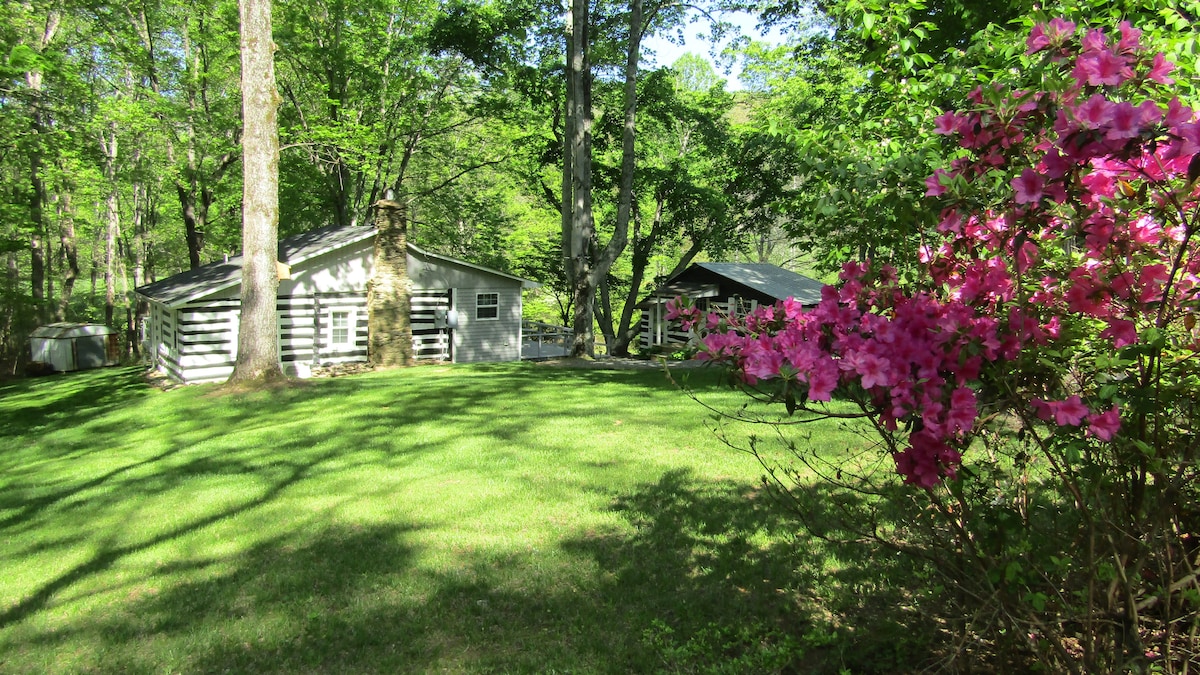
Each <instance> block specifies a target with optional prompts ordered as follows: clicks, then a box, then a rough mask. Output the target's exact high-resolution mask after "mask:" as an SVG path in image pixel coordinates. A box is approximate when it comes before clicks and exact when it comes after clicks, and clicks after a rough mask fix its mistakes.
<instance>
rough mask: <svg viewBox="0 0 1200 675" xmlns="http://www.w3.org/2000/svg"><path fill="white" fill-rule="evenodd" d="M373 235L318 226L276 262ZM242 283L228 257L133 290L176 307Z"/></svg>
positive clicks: (235, 261) (365, 229) (363, 229)
mask: <svg viewBox="0 0 1200 675" xmlns="http://www.w3.org/2000/svg"><path fill="white" fill-rule="evenodd" d="M374 236H375V228H374V227H373V226H350V227H337V226H332V227H322V228H318V229H316V230H309V231H308V232H303V233H301V234H296V235H292V236H290V237H287V238H285V239H281V240H280V241H279V251H278V254H279V262H281V263H284V264H286V265H291V266H295V265H298V264H300V263H302V262H304V261H306V260H310V259H312V258H315V257H317V256H319V255H324V254H326V253H329V252H331V251H336V250H338V249H340V248H343V247H345V246H350V245H352V244H356V243H358V242H361V241H364V240H366V239H370V238H372V237H374ZM408 249H409V253H418V254H420V255H423V256H426V257H430V258H439V259H442V260H446V261H450V262H453V263H456V264H459V265H463V266H465V267H470V268H473V269H476V270H480V271H482V272H486V273H488V274H495V275H497V276H501V277H506V278H509V279H514V280H517V281H520V282H521V283H522V285H525V286H530V285H533V286H536V285H537V284H536V282H532V281H529V280H527V279H522V278H521V277H516V276H513V275H511V274H505V273H504V272H499V271H497V270H493V269H490V268H487V267H483V266H481V265H476V264H473V263H469V262H466V261H464V260H458V259H456V258H450V257H448V256H443V255H439V254H437V253H429V252H427V251H424V250H422V249H421V248H419V247H417V246H416V245H414V244H412V243H409V244H408ZM241 282H242V256H240V255H233V256H229V259H228V260H225V261H217V262H213V263H209V264H207V265H201V266H200V267H197V268H196V269H193V270H187V271H184V272H180V273H179V274H176V275H174V276H171V277H167V278H166V279H162V280H161V281H156V282H154V283H152V284H146V285H145V286H141V287H139V288H138V289H137V292H138V293H139V294H140V295H143V296H145V297H147V298H149V299H151V300H154V301H156V302H160V303H162V304H164V305H167V306H168V307H178V306H179V305H183V304H186V303H188V302H190V301H192V300H198V299H200V298H203V297H205V296H208V295H212V294H213V293H217V292H219V291H222V290H225V289H227V288H231V287H233V286H236V285H238V284H240V283H241Z"/></svg>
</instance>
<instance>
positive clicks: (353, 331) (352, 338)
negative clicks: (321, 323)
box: [325, 307, 358, 352]
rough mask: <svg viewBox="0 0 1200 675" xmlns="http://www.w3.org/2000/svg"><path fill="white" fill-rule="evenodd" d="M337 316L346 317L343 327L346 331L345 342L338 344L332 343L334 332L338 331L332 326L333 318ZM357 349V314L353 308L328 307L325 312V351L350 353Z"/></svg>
mask: <svg viewBox="0 0 1200 675" xmlns="http://www.w3.org/2000/svg"><path fill="white" fill-rule="evenodd" d="M338 314H345V315H346V325H345V326H344V327H343V328H344V329H345V331H346V342H344V343H341V344H338V343H336V342H334V337H333V336H334V331H335V330H338V328H337V327H335V326H334V317H336V316H337V315H338ZM355 349H358V313H357V312H356V311H355V309H354V308H353V307H330V308H329V309H328V310H327V311H326V312H325V350H326V351H331V352H352V351H354V350H355Z"/></svg>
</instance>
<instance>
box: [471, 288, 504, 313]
mask: <svg viewBox="0 0 1200 675" xmlns="http://www.w3.org/2000/svg"><path fill="white" fill-rule="evenodd" d="M475 318H476V319H499V318H500V294H499V293H479V294H477V295H476V296H475Z"/></svg>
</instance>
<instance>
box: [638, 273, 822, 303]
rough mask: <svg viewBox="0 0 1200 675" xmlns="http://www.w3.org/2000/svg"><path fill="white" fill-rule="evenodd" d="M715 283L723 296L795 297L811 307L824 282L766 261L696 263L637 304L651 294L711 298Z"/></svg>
mask: <svg viewBox="0 0 1200 675" xmlns="http://www.w3.org/2000/svg"><path fill="white" fill-rule="evenodd" d="M717 286H720V287H721V290H722V291H723V292H724V293H725V294H726V295H743V296H749V297H752V298H755V299H758V300H760V301H763V302H772V303H774V302H777V301H779V300H783V299H785V298H795V299H796V300H799V301H800V304H802V305H805V306H811V305H815V304H817V303H819V302H820V301H821V289H823V288H824V287H825V284H823V283H821V282H819V281H817V280H816V279H811V278H809V277H806V276H804V275H803V274H797V273H795V272H792V271H789V270H785V269H783V268H782V267H779V266H778V265H771V264H769V263H713V262H705V263H696V264H695V265H692V266H691V267H688V268H687V269H685V270H684V271H682V272H680V273H679V274H676V275H675V276H673V277H671V278H670V279H668V280H667V281H666V282H665V283H664V284H663V285H662V286H659V287H658V288H657V289H656V290H655V291H654V293H652V294H651V296H650V297H648V298H646V299H645V300H643V301H642V302H641V303H640V305H641V306H645V305H646V304H647V303H649V302H650V301H651V300H652V298H654V297H658V298H664V297H674V296H676V295H691V296H693V297H712V296H714V295H715V294H716V293H717Z"/></svg>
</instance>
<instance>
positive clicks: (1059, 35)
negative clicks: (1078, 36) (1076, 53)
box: [1048, 16, 1075, 44]
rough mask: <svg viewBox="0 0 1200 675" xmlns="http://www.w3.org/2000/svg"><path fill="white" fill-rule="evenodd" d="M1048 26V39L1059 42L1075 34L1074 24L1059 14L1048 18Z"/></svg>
mask: <svg viewBox="0 0 1200 675" xmlns="http://www.w3.org/2000/svg"><path fill="white" fill-rule="evenodd" d="M1048 28H1049V29H1050V30H1049V35H1050V40H1051V41H1053V42H1056V43H1060V44H1061V42H1062V41H1063V40H1064V39H1065V38H1069V37H1071V36H1072V35H1074V34H1075V24H1074V23H1072V22H1070V21H1067V20H1066V19H1064V18H1062V17H1060V16H1056V17H1054V18H1053V19H1050V25H1049V26H1048Z"/></svg>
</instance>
